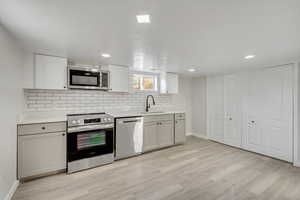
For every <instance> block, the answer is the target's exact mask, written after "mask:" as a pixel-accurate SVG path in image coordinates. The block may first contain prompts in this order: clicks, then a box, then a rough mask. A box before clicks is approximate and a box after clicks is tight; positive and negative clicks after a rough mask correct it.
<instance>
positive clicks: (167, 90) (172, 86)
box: [160, 73, 178, 94]
mask: <svg viewBox="0 0 300 200" xmlns="http://www.w3.org/2000/svg"><path fill="white" fill-rule="evenodd" d="M160 93H162V94H177V93H178V75H177V74H174V73H163V74H161V75H160Z"/></svg>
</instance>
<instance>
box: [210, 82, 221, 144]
mask: <svg viewBox="0 0 300 200" xmlns="http://www.w3.org/2000/svg"><path fill="white" fill-rule="evenodd" d="M207 120H208V121H207V128H208V138H209V139H211V140H215V141H217V142H223V140H224V77H223V76H216V77H209V78H208V79H207Z"/></svg>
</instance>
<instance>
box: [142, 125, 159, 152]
mask: <svg viewBox="0 0 300 200" xmlns="http://www.w3.org/2000/svg"><path fill="white" fill-rule="evenodd" d="M143 139H144V142H143V152H146V151H151V150H154V149H157V148H158V138H157V123H156V122H148V123H144V137H143Z"/></svg>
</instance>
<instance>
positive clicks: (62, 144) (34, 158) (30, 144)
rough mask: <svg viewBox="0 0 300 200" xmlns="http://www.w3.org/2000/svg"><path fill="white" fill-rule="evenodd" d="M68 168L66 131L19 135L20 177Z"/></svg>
mask: <svg viewBox="0 0 300 200" xmlns="http://www.w3.org/2000/svg"><path fill="white" fill-rule="evenodd" d="M65 168H66V134H65V133H64V132H59V133H48V134H36V135H26V136H19V137H18V177H19V178H24V177H29V176H35V175H40V174H43V173H47V172H54V171H57V170H61V169H65Z"/></svg>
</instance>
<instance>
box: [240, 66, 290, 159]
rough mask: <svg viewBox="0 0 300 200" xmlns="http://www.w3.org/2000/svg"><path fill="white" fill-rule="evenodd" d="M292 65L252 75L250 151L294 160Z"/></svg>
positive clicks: (248, 121) (247, 139) (249, 127)
mask: <svg viewBox="0 0 300 200" xmlns="http://www.w3.org/2000/svg"><path fill="white" fill-rule="evenodd" d="M292 70H293V68H292V66H283V67H276V68H269V69H265V70H260V71H256V72H253V73H251V75H250V77H249V81H248V86H249V87H248V98H247V114H246V120H247V121H246V123H245V125H246V144H245V147H246V148H247V149H249V150H252V151H255V152H259V153H263V154H266V155H269V156H272V157H275V158H279V159H282V160H286V161H290V162H291V161H292V155H293V154H292V149H293V129H292V128H293V123H292V119H293V118H292V116H293V91H292V90H293V86H292V83H293V76H292Z"/></svg>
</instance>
